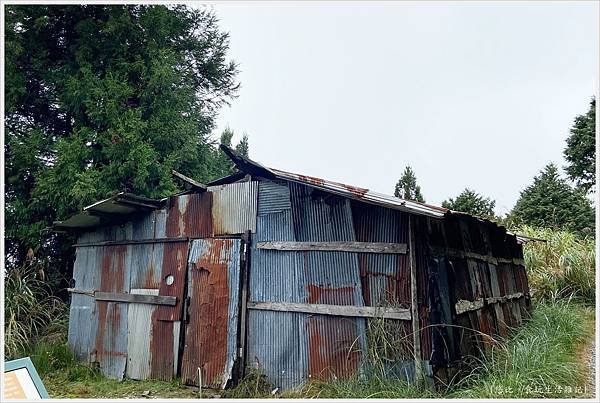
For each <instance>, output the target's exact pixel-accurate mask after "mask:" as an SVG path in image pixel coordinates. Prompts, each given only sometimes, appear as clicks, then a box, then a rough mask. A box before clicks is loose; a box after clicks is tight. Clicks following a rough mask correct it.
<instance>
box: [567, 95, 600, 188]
mask: <svg viewBox="0 0 600 403" xmlns="http://www.w3.org/2000/svg"><path fill="white" fill-rule="evenodd" d="M564 155H565V159H566V160H567V163H568V164H567V166H566V172H567V175H568V176H569V179H571V180H572V181H574V182H575V183H576V184H577V185H578V186H580V187H581V188H582V189H583V190H585V191H586V192H588V191H589V190H590V189H591V188H592V187H593V186H594V185H595V184H596V99H595V98H592V101H591V102H590V109H589V110H588V112H587V113H586V114H585V115H580V116H577V117H576V118H575V122H574V123H573V127H571V135H570V136H569V137H568V138H567V148H565V150H564Z"/></svg>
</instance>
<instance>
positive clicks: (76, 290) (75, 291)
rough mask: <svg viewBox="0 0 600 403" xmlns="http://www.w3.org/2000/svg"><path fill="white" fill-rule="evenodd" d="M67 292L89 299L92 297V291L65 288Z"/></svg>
mask: <svg viewBox="0 0 600 403" xmlns="http://www.w3.org/2000/svg"><path fill="white" fill-rule="evenodd" d="M67 292H70V293H71V294H81V295H87V296H89V297H93V296H94V290H80V289H79V288H67Z"/></svg>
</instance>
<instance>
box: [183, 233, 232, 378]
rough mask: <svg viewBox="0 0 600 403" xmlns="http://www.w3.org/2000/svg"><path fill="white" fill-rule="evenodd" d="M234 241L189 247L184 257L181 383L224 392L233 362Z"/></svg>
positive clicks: (205, 241)
mask: <svg viewBox="0 0 600 403" xmlns="http://www.w3.org/2000/svg"><path fill="white" fill-rule="evenodd" d="M239 253H240V240H239V239H203V240H195V241H194V242H192V246H191V251H190V257H189V262H190V264H189V271H190V272H189V285H188V290H189V292H188V295H189V297H190V308H189V315H190V318H189V323H188V324H187V327H186V335H185V348H184V355H183V363H182V380H183V382H185V383H187V384H195V385H197V384H198V382H199V380H198V372H197V369H198V368H201V372H202V385H203V386H208V387H224V386H225V384H226V383H227V381H228V380H229V379H230V378H231V375H232V374H231V371H232V369H233V362H234V360H235V357H236V349H235V343H236V341H237V323H238V313H237V310H238V302H239V297H238V292H239V291H238V290H239V275H240V273H239V260H240V254H239Z"/></svg>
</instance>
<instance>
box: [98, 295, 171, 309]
mask: <svg viewBox="0 0 600 403" xmlns="http://www.w3.org/2000/svg"><path fill="white" fill-rule="evenodd" d="M94 298H96V301H114V302H129V303H133V304H153V305H170V306H175V305H176V304H177V297H172V296H164V295H143V294H122V293H111V292H101V291H96V292H95V293H94Z"/></svg>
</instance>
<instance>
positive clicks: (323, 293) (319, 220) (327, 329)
mask: <svg viewBox="0 0 600 403" xmlns="http://www.w3.org/2000/svg"><path fill="white" fill-rule="evenodd" d="M290 193H291V200H292V212H293V214H292V217H293V222H294V231H295V237H296V240H297V241H355V240H356V237H355V232H354V226H353V222H352V211H351V208H350V201H349V200H348V199H345V198H340V197H336V196H332V195H327V194H323V193H321V192H318V191H315V190H314V189H312V188H310V187H307V186H303V185H298V184H294V183H290ZM298 255H299V256H303V262H302V266H301V267H303V270H304V274H305V279H304V280H305V283H300V285H301V286H303V287H304V288H305V289H306V290H307V291H308V296H307V300H306V301H305V302H307V303H319V301H329V302H327V303H330V304H339V305H355V306H364V302H363V297H362V291H361V282H360V275H359V265H358V257H357V254H356V253H344V252H302V253H298ZM306 330H307V333H308V368H309V376H311V377H324V378H326V379H329V378H331V377H334V376H337V377H348V376H351V375H354V374H355V373H356V371H357V370H358V368H359V363H360V361H361V356H362V354H361V353H362V352H365V351H366V340H365V333H366V331H365V321H364V319H358V318H338V317H322V318H316V317H311V318H310V319H308V320H307V322H306ZM342 356H343V358H342Z"/></svg>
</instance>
